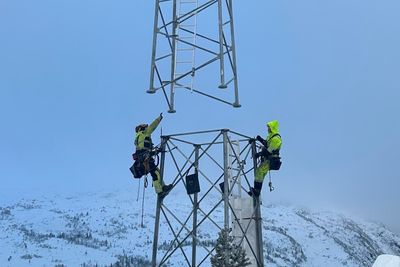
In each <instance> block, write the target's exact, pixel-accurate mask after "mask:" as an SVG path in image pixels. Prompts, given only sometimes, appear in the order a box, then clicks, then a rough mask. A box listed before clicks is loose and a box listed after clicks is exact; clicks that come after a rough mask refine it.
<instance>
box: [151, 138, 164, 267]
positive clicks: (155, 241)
mask: <svg viewBox="0 0 400 267" xmlns="http://www.w3.org/2000/svg"><path fill="white" fill-rule="evenodd" d="M161 138H162V140H161V159H160V180H161V181H160V182H161V184H163V179H164V165H165V146H166V143H167V138H166V137H161ZM162 201H163V199H162V198H160V197H158V196H157V207H156V220H155V224H154V239H153V255H152V260H151V266H152V267H156V266H157V251H158V232H159V229H160V212H161V204H162Z"/></svg>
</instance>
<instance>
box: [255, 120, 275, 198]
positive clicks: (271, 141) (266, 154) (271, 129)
mask: <svg viewBox="0 0 400 267" xmlns="http://www.w3.org/2000/svg"><path fill="white" fill-rule="evenodd" d="M267 128H268V136H267V138H266V139H265V140H264V139H263V138H262V137H261V136H259V135H258V136H257V140H258V141H259V142H260V143H261V144H262V145H263V148H262V150H261V151H260V152H258V153H257V154H256V155H255V156H256V158H259V157H261V163H260V165H259V166H258V167H257V168H256V174H255V179H254V187H251V188H250V191H249V192H248V194H249V195H250V196H256V197H258V196H260V193H261V189H262V185H263V181H264V177H265V176H266V175H267V173H268V171H270V170H279V168H280V165H281V161H280V157H279V150H280V149H281V146H282V139H281V136H280V134H279V123H278V121H276V120H274V121H270V122H268V123H267Z"/></svg>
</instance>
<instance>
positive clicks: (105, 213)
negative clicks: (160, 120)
mask: <svg viewBox="0 0 400 267" xmlns="http://www.w3.org/2000/svg"><path fill="white" fill-rule="evenodd" d="M182 194H183V193H182ZM182 194H179V193H178V194H175V193H174V194H172V193H171V194H170V195H169V196H168V198H167V199H166V200H165V203H166V205H167V207H169V209H170V211H171V213H172V214H174V215H175V216H176V217H177V218H178V219H179V220H181V221H184V220H185V219H186V218H187V216H188V215H189V213H190V211H191V209H192V207H191V203H190V201H188V200H187V197H186V198H185V196H184V195H182ZM155 199H156V198H155V195H154V193H153V191H152V189H151V188H150V189H149V190H147V193H146V198H145V215H144V225H143V227H141V202H140V200H139V201H136V192H130V191H129V190H121V191H117V192H112V193H96V194H85V195H79V196H72V197H61V196H54V197H51V198H50V197H42V198H35V199H21V200H19V201H16V202H14V203H11V202H7V203H0V266H82V265H83V264H85V265H86V266H95V265H96V264H98V265H100V266H109V265H111V264H113V263H115V262H117V261H118V257H119V256H121V255H127V256H130V257H132V258H131V259H135V262H136V263H135V265H134V266H147V265H146V263H148V262H149V260H150V259H151V252H152V241H153V228H154V214H155V205H156V204H155ZM218 200H219V199H218V198H216V197H214V198H211V199H210V200H209V203H204V204H202V206H201V207H200V208H201V209H202V210H203V211H204V212H206V213H207V212H208V211H209V210H210V209H211V207H212V203H213V202H214V203H215V202H216V201H218ZM222 207H223V206H222V205H221V206H220V207H219V208H218V209H217V210H216V213H215V215H214V216H213V217H212V218H213V220H214V222H216V223H221V222H222V220H223V213H222ZM262 214H263V218H264V220H263V236H264V256H265V262H266V264H267V265H268V266H371V265H372V263H373V261H374V260H375V259H376V257H377V256H378V255H380V254H383V253H388V254H394V255H400V237H399V236H397V235H395V234H394V233H392V232H390V231H389V230H388V229H387V228H385V227H384V226H383V225H379V224H375V223H368V222H364V221H361V220H358V219H357V220H356V219H354V218H349V217H348V216H343V215H340V214H337V213H332V212H315V211H307V210H304V209H300V208H296V207H290V206H283V205H268V206H265V205H264V206H263V207H262ZM203 216H204V215H202V214H201V213H200V214H199V221H200V220H201V219H202V218H203ZM169 218H172V219H171V224H172V225H173V228H174V231H175V232H178V230H179V229H181V227H180V225H179V223H178V221H176V220H175V219H174V218H173V217H172V215H170V214H169ZM161 222H162V226H161V228H160V238H159V240H160V241H159V247H158V249H159V254H158V258H159V259H161V258H162V256H163V255H164V254H165V253H166V251H167V250H168V249H169V248H170V242H171V240H172V239H173V238H172V233H171V231H170V230H169V228H168V223H167V222H166V220H165V219H164V218H163V216H162V220H161ZM190 225H191V224H190V221H189V226H190ZM217 232H218V229H217V228H216V226H215V225H214V223H213V222H212V221H210V220H205V221H204V223H203V224H202V226H201V227H200V228H199V231H198V236H199V239H200V240H201V242H202V245H203V246H204V247H206V249H209V250H210V249H211V248H212V247H213V244H214V242H215V240H216V238H217ZM186 235H187V231H186V230H183V231H182V232H181V234H180V237H181V238H184V237H185V236H186ZM206 249H199V251H198V254H199V255H198V259H201V258H202V257H203V256H205V255H206V254H207V250H206ZM182 250H183V251H185V252H186V251H187V252H188V253H189V255H190V252H191V238H188V239H187V240H186V241H185V242H183V245H182ZM182 250H181V249H180V248H177V249H176V253H174V254H173V256H171V257H170V258H169V261H168V263H169V265H170V266H187V263H186V260H185V258H184V256H183V254H182ZM202 266H210V263H209V261H208V260H207V261H205V262H204V263H203V264H202Z"/></svg>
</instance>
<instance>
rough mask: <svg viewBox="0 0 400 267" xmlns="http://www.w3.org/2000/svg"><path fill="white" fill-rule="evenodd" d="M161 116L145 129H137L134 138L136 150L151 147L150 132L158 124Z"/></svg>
mask: <svg viewBox="0 0 400 267" xmlns="http://www.w3.org/2000/svg"><path fill="white" fill-rule="evenodd" d="M160 121H161V117H158V118H157V119H155V120H154V121H153V122H152V123H151V124H150V125H149V126H148V127H147V128H146V129H145V130H143V131H138V132H137V133H136V138H135V146H136V151H138V150H144V149H145V150H150V149H152V148H153V141H152V140H151V134H152V133H153V132H154V130H155V129H156V128H157V126H158V125H159V124H160Z"/></svg>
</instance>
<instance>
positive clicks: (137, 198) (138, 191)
mask: <svg viewBox="0 0 400 267" xmlns="http://www.w3.org/2000/svg"><path fill="white" fill-rule="evenodd" d="M141 183H142V179H139V187H138V190H137V197H136V202H138V201H139V196H140V184H141Z"/></svg>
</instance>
